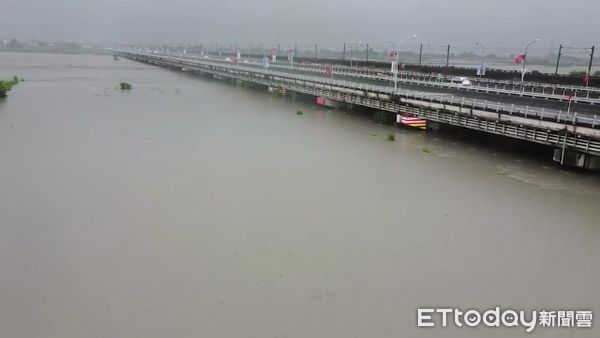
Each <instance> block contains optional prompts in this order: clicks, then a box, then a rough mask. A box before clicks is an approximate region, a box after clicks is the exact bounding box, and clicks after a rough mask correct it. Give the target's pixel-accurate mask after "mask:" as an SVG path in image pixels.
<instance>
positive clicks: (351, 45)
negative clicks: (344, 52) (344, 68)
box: [350, 41, 363, 68]
mask: <svg viewBox="0 0 600 338" xmlns="http://www.w3.org/2000/svg"><path fill="white" fill-rule="evenodd" d="M362 44H363V42H362V41H355V42H352V43H350V68H352V60H353V59H354V55H352V47H354V46H360V45H362ZM355 66H357V67H358V65H357V64H356V63H355Z"/></svg>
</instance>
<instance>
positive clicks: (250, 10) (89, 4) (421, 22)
mask: <svg viewBox="0 0 600 338" xmlns="http://www.w3.org/2000/svg"><path fill="white" fill-rule="evenodd" d="M599 14H600V1H599V0H502V1H501V0H369V1H353V0H304V1H302V0H262V1H252V0H95V1H90V0H1V1H0V37H4V38H7V37H17V38H21V39H27V38H34V39H42V40H51V41H59V40H60V41H79V42H106V43H112V42H117V43H122V42H192V43H193V42H211V41H221V42H238V43H241V42H248V41H252V42H258V41H265V40H272V39H273V38H277V39H278V40H281V41H299V42H301V43H305V44H307V45H308V43H313V42H315V41H318V42H321V43H324V44H331V43H335V42H338V41H339V42H344V41H356V40H364V41H369V42H371V43H372V45H377V44H378V43H381V42H382V41H383V40H386V39H390V40H398V39H400V38H401V37H403V36H406V35H408V34H411V33H417V34H418V35H419V37H418V39H417V40H415V41H414V42H412V44H411V45H416V44H417V43H420V42H423V43H426V44H447V43H451V44H453V45H456V46H472V45H473V44H474V42H475V41H481V42H482V43H484V44H486V45H488V46H490V47H493V46H496V47H503V46H508V47H512V46H521V45H523V44H526V43H527V42H529V41H531V40H532V39H535V38H537V37H540V38H542V39H543V43H542V44H539V47H538V48H549V47H550V46H556V47H558V44H559V43H563V44H567V45H573V46H584V45H585V46H588V45H592V44H596V45H598V44H600V20H599V19H598V18H599ZM410 48H412V47H410V45H408V46H407V49H410Z"/></svg>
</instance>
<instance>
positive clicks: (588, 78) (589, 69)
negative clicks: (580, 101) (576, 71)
mask: <svg viewBox="0 0 600 338" xmlns="http://www.w3.org/2000/svg"><path fill="white" fill-rule="evenodd" d="M595 49H596V46H592V50H591V52H590V65H589V66H588V73H587V75H588V76H587V78H586V79H587V81H586V83H585V86H586V87H587V86H589V84H590V77H591V76H592V62H594V50H595Z"/></svg>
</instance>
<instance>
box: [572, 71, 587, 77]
mask: <svg viewBox="0 0 600 338" xmlns="http://www.w3.org/2000/svg"><path fill="white" fill-rule="evenodd" d="M585 74H587V72H586V71H585V70H574V71H572V72H570V73H569V75H571V76H576V77H582V76H584V75H585Z"/></svg>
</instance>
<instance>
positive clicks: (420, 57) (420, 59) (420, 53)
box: [419, 44, 423, 67]
mask: <svg viewBox="0 0 600 338" xmlns="http://www.w3.org/2000/svg"><path fill="white" fill-rule="evenodd" d="M422 60H423V44H421V48H419V67H420V66H421V61H422Z"/></svg>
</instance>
